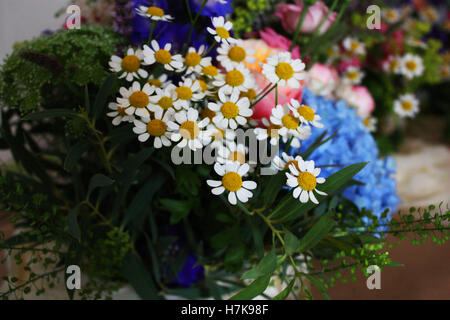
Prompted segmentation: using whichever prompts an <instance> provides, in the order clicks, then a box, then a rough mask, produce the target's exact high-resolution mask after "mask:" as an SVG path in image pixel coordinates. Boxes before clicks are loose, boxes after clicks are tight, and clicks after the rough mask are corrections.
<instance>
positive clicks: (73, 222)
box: [66, 205, 81, 241]
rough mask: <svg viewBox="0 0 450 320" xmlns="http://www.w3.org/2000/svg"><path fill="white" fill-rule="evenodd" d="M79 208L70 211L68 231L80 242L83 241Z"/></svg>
mask: <svg viewBox="0 0 450 320" xmlns="http://www.w3.org/2000/svg"><path fill="white" fill-rule="evenodd" d="M78 208H79V205H77V206H76V207H75V208H73V209H72V210H70V212H69V214H68V215H67V222H66V223H67V229H68V230H67V231H68V233H69V234H70V235H71V236H72V237H74V238H75V239H77V240H78V241H81V230H80V226H79V225H78V219H77V215H78Z"/></svg>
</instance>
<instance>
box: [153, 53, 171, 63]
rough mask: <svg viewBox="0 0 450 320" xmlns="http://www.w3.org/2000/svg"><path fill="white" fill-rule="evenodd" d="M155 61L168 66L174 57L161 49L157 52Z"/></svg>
mask: <svg viewBox="0 0 450 320" xmlns="http://www.w3.org/2000/svg"><path fill="white" fill-rule="evenodd" d="M155 59H156V61H158V62H159V63H161V64H168V63H169V62H170V61H172V55H171V54H170V52H169V51H167V50H164V49H160V50H158V51H156V52H155Z"/></svg>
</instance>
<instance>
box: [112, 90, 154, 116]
mask: <svg viewBox="0 0 450 320" xmlns="http://www.w3.org/2000/svg"><path fill="white" fill-rule="evenodd" d="M154 90H155V89H154V88H153V87H152V86H150V85H149V84H148V83H146V84H145V85H144V86H143V87H142V89H141V85H140V84H139V82H137V81H135V82H133V85H132V86H131V88H129V89H126V88H124V87H121V88H120V90H119V92H120V94H121V95H122V98H117V103H118V104H119V106H120V107H122V108H126V110H125V113H126V114H127V115H137V116H139V117H149V116H150V113H149V112H148V110H147V109H148V107H149V105H150V95H152V94H153V92H154Z"/></svg>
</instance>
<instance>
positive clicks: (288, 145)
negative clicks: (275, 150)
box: [284, 136, 294, 153]
mask: <svg viewBox="0 0 450 320" xmlns="http://www.w3.org/2000/svg"><path fill="white" fill-rule="evenodd" d="M292 140H294V136H292V137H291V138H290V139H289V142H288V144H287V145H286V148H284V153H287V152H288V151H289V148H290V147H291V143H292Z"/></svg>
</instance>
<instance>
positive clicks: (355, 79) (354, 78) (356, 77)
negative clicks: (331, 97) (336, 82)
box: [342, 66, 364, 84]
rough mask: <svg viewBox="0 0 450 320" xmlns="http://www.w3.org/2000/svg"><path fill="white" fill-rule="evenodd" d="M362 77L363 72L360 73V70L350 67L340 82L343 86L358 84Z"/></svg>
mask: <svg viewBox="0 0 450 320" xmlns="http://www.w3.org/2000/svg"><path fill="white" fill-rule="evenodd" d="M363 77H364V72H362V71H361V69H359V68H357V67H354V66H350V67H348V68H347V69H346V70H345V72H344V74H343V77H342V82H344V83H345V84H360V83H361V80H362V78H363Z"/></svg>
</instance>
